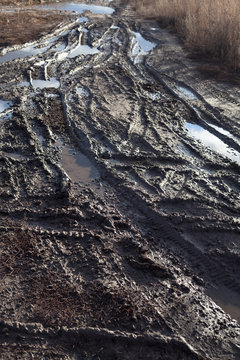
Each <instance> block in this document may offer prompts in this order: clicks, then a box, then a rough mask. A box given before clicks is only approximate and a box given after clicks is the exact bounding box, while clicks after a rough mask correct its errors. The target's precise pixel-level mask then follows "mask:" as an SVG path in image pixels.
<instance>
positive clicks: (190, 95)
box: [177, 86, 197, 99]
mask: <svg viewBox="0 0 240 360" xmlns="http://www.w3.org/2000/svg"><path fill="white" fill-rule="evenodd" d="M177 89H178V90H179V91H180V92H181V93H182V94H183V95H185V96H186V97H187V98H188V99H197V97H196V95H194V93H193V92H192V91H191V90H189V89H187V88H185V87H184V86H177Z"/></svg>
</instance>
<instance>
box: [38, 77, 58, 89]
mask: <svg viewBox="0 0 240 360" xmlns="http://www.w3.org/2000/svg"><path fill="white" fill-rule="evenodd" d="M32 85H33V87H34V88H35V89H37V88H39V89H45V88H55V89H57V88H59V86H60V82H59V81H58V80H57V79H55V78H54V77H51V78H50V79H49V80H32Z"/></svg>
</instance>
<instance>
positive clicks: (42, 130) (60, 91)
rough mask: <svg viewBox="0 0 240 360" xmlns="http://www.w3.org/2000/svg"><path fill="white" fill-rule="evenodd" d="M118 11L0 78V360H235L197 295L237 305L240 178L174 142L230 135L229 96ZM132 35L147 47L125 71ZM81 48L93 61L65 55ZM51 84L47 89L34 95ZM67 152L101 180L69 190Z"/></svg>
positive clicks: (230, 336) (215, 311) (221, 319)
mask: <svg viewBox="0 0 240 360" xmlns="http://www.w3.org/2000/svg"><path fill="white" fill-rule="evenodd" d="M103 4H104V3H103ZM105 5H106V4H105ZM113 6H115V9H116V11H115V13H114V14H113V15H112V16H101V15H98V16H94V15H90V14H89V18H90V20H89V21H88V22H85V23H84V24H81V23H79V22H78V21H73V22H69V23H67V24H65V25H62V26H59V28H58V29H57V30H56V31H55V32H54V33H53V34H51V35H50V36H46V37H45V38H42V39H41V41H39V43H38V45H39V48H40V49H41V48H45V47H46V50H45V51H44V52H43V53H41V54H39V55H36V56H35V57H29V58H21V59H15V60H13V61H11V62H8V63H0V68H1V76H0V82H1V87H0V99H1V100H5V101H11V102H12V106H11V107H10V108H9V109H8V110H6V111H5V113H2V116H1V117H0V217H1V225H0V244H1V246H0V251H1V252H0V254H1V263H0V274H1V275H0V276H1V280H2V281H1V287H0V293H1V295H0V296H1V305H0V313H1V322H0V334H1V335H0V348H1V355H0V358H2V359H4V360H5V359H22V358H24V359H31V358H33V357H34V358H41V357H43V356H44V357H45V358H47V359H104V360H105V359H119V360H120V359H145V360H146V359H166V360H177V359H184V360H187V359H189V360H190V359H191V360H195V359H204V360H205V359H214V360H219V359H222V360H235V359H238V358H239V356H240V343H239V338H240V329H239V324H238V323H237V321H236V320H233V319H231V317H230V316H229V315H228V314H226V313H224V311H223V310H222V309H221V308H220V307H219V306H217V305H216V304H215V303H214V302H213V301H212V300H211V299H210V298H209V297H207V296H206V292H205V291H206V288H207V287H209V286H211V287H213V288H215V289H217V288H220V287H225V291H226V294H228V293H232V294H234V296H235V299H237V300H236V301H238V299H239V297H238V295H239V288H240V282H239V189H240V183H239V165H238V164H236V163H234V162H231V161H230V160H228V159H227V158H225V157H222V156H220V155H218V154H217V153H214V152H212V151H211V150H210V149H208V148H205V147H203V146H202V145H201V143H200V142H197V141H195V140H194V139H193V138H191V137H190V136H189V135H188V134H187V131H186V130H185V127H184V124H185V122H186V121H190V122H191V121H192V122H194V123H197V124H200V125H202V126H205V127H206V128H208V126H209V125H208V123H209V121H210V122H212V123H214V124H215V125H218V126H221V125H222V123H223V122H224V124H226V129H227V130H229V131H231V133H233V134H234V135H235V136H239V123H238V122H237V120H236V119H237V115H236V116H235V115H234V114H237V111H238V110H237V109H238V104H237V100H236V101H235V99H237V97H236V94H237V90H234V88H233V87H231V88H230V86H229V88H230V92H231V96H230V95H229V97H228V95H226V92H225V91H224V89H221V86H220V85H219V84H217V83H216V84H215V83H214V82H211V83H210V85H209V83H208V82H207V83H204V81H202V82H200V80H199V82H197V83H196V84H195V81H193V78H192V77H193V76H198V75H197V73H195V72H194V69H193V65H191V62H190V61H189V60H187V59H186V58H184V54H182V53H181V59H182V61H183V63H184V64H185V67H183V68H184V71H183V70H181V68H182V65H181V62H180V60H179V52H180V51H181V49H180V48H179V47H178V46H177V44H174V46H173V48H171V47H170V45H171V43H168V41H169V42H170V41H174V40H171V38H165V37H164V34H165V33H163V32H161V31H160V30H159V31H158V32H157V33H156V34H155V35H154V33H153V31H155V30H151V31H150V30H149V29H150V28H151V27H152V28H154V27H155V26H156V24H155V23H154V22H143V21H142V20H138V19H137V18H135V17H134V12H133V11H132V9H130V8H129V4H126V3H125V2H124V4H123V3H121V2H117V1H115V2H114V3H113ZM139 30H140V31H141V32H142V34H144V36H145V37H146V38H147V39H148V40H152V41H155V43H156V44H157V45H158V46H157V47H156V48H155V50H154V51H153V53H152V54H151V55H148V56H147V57H146V58H144V57H140V58H139V59H137V60H136V58H134V56H133V42H134V36H133V33H132V31H134V32H136V31H139ZM166 34H167V33H166ZM51 39H54V40H51ZM164 39H165V40H164ZM79 43H80V44H81V45H88V46H92V47H97V48H98V50H99V52H98V53H96V54H94V55H84V56H83V55H82V56H78V57H75V58H72V57H71V56H67V55H64V52H65V53H66V52H67V53H70V54H71V51H72V49H73V48H74V47H76V46H78V44H79ZM64 44H65V48H64ZM174 49H175V51H176V53H175V52H174ZM170 50H171V51H170ZM161 54H162V58H161V57H160V55H161ZM164 54H165V56H166V58H165V56H164ZM167 54H168V55H167ZM174 54H175V55H174ZM167 56H168V57H167ZM174 56H175V57H174ZM159 58H161V59H162V63H159V62H158V60H157V59H159ZM163 59H165V60H164V61H165V62H164V61H163ZM138 60H139V61H138ZM189 64H190V65H191V66H192V67H191V66H190V65H189ZM170 65H171V66H170ZM187 66H189V70H188V71H189V73H188V72H187V69H186V67H187ZM13 74H14V76H13ZM53 78H56V79H57V80H58V81H59V87H58V88H53V87H45V88H36V86H35V87H34V80H43V81H46V82H47V81H49V79H53ZM186 82H187V85H186ZM31 84H32V85H31ZM184 84H185V85H186V86H188V88H189V89H190V88H191V89H192V91H194V93H195V95H196V97H197V99H195V100H189V99H186V98H184V97H183V96H181V94H180V93H179V92H178V91H177V90H176V89H177V86H183V85H184ZM208 86H209V89H211V91H210V90H208ZM225 86H226V85H225ZM217 87H218V91H213V90H212V89H216V88H217ZM208 91H209V94H210V92H211V94H214V97H215V98H216V99H217V100H218V101H220V100H219V99H220V97H222V98H223V97H225V101H226V103H227V104H228V105H229V107H233V108H234V109H235V110H234V111H235V113H234V114H233V116H232V117H230V116H229V114H228V112H227V111H226V112H223V111H220V109H219V108H218V107H213V106H212V105H211V104H210V103H209V102H208V101H207V100H206V97H207V95H206V94H207V92H208ZM234 91H235V92H234ZM209 96H210V95H209ZM211 96H212V95H211ZM227 97H228V98H227ZM218 135H219V134H218ZM219 136H220V137H221V139H222V140H224V141H225V142H226V143H227V144H229V146H232V147H234V148H235V150H236V151H239V147H238V146H239V145H238V143H237V142H235V141H233V140H232V139H229V138H227V137H226V136H224V134H222V135H221V134H220V135H219ZM68 146H71V149H72V156H73V157H74V156H76V154H78V153H79V152H82V153H84V154H85V155H86V156H87V157H88V159H89V161H90V162H91V166H92V169H97V171H95V170H94V171H92V173H93V174H98V175H96V176H95V177H93V178H91V177H90V178H89V181H88V182H86V181H85V182H84V181H80V182H78V183H75V182H74V181H72V180H71V173H68V171H67V170H66V169H68V167H67V166H66V165H68V164H66V161H64V158H63V154H64V149H66V148H67V147H68ZM68 159H69V158H68ZM75 166H77V165H75Z"/></svg>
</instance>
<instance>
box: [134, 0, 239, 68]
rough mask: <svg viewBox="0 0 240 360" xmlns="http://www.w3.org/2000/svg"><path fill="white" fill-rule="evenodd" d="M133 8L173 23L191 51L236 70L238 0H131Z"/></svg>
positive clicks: (237, 57)
mask: <svg viewBox="0 0 240 360" xmlns="http://www.w3.org/2000/svg"><path fill="white" fill-rule="evenodd" d="M135 3H136V8H137V10H138V11H139V12H140V13H142V14H143V15H145V16H147V17H155V18H156V17H157V18H158V19H159V20H160V22H161V23H162V24H165V25H173V26H174V27H175V29H176V31H177V33H178V34H179V35H180V37H181V38H182V39H183V41H184V44H185V46H186V47H187V48H188V49H189V50H191V51H192V52H197V53H200V54H204V55H207V56H211V57H214V58H216V59H218V60H220V61H221V62H223V63H224V64H225V65H227V66H228V67H229V68H230V69H233V70H240V1H239V0H201V1H199V0H151V1H149V0H135Z"/></svg>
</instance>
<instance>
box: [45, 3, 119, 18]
mask: <svg viewBox="0 0 240 360" xmlns="http://www.w3.org/2000/svg"><path fill="white" fill-rule="evenodd" d="M41 8H42V9H49V10H61V11H63V10H65V11H71V12H75V13H77V14H82V13H83V12H84V11H90V12H92V13H94V14H103V15H111V14H112V13H113V12H114V9H112V8H110V7H108V6H98V5H88V4H79V3H71V2H70V3H69V2H60V3H54V4H45V5H42V6H41Z"/></svg>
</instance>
